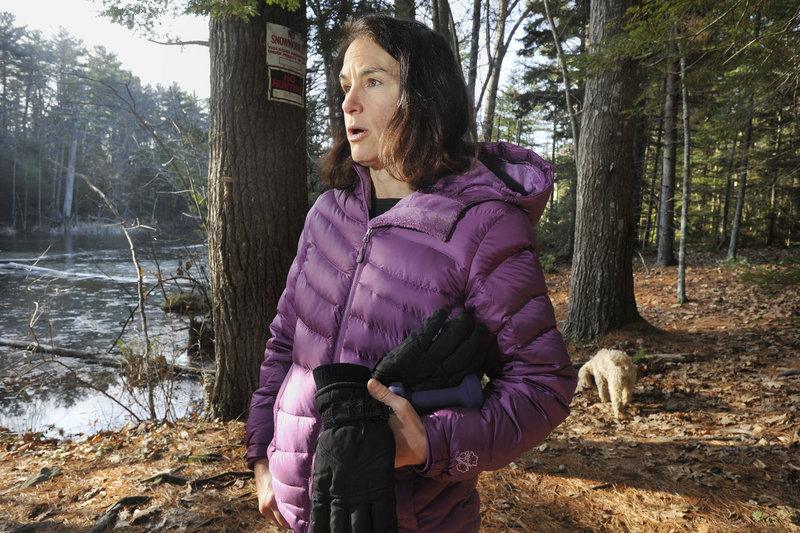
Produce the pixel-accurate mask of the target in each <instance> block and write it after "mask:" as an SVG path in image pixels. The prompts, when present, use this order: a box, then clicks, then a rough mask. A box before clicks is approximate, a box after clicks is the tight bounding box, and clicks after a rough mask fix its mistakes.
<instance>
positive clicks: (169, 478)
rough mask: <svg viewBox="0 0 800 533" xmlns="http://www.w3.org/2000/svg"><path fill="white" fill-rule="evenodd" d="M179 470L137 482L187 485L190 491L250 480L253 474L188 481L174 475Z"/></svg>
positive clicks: (214, 476)
mask: <svg viewBox="0 0 800 533" xmlns="http://www.w3.org/2000/svg"><path fill="white" fill-rule="evenodd" d="M182 468H183V467H181V468H177V469H172V470H169V471H167V472H159V473H158V474H156V475H154V476H150V477H149V478H146V479H141V480H139V481H140V482H141V483H147V484H149V485H158V484H161V483H169V484H171V485H187V484H188V485H189V486H190V487H191V488H192V490H195V489H200V488H203V487H204V486H205V485H210V484H212V483H219V482H227V483H228V484H230V483H232V482H233V481H234V480H236V479H250V478H252V477H253V472H251V471H246V472H234V471H230V472H223V473H221V474H216V475H213V476H211V477H204V478H200V479H195V480H190V479H187V478H185V477H182V476H177V475H175V472H177V471H179V470H181V469H182Z"/></svg>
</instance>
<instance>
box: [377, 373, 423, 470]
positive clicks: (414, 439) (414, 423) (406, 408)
mask: <svg viewBox="0 0 800 533" xmlns="http://www.w3.org/2000/svg"><path fill="white" fill-rule="evenodd" d="M367 390H368V391H369V393H370V394H371V395H372V397H373V398H375V399H376V400H378V401H379V402H383V403H384V404H386V405H387V406H389V408H390V409H391V410H392V414H391V415H390V416H389V427H390V428H391V429H392V433H394V440H395V445H396V450H397V451H396V453H395V458H394V467H395V468H399V467H401V466H406V465H414V466H416V465H422V464H425V463H426V462H427V461H428V436H427V435H426V434H425V427H424V426H423V425H422V420H421V419H420V417H419V415H418V414H417V412H416V411H415V410H414V407H413V406H412V405H411V403H409V401H408V400H406V399H405V398H403V397H402V396H398V395H397V394H395V393H393V392H392V391H390V390H389V388H388V387H386V386H384V385H383V384H382V383H381V382H380V381H378V380H377V379H371V380H369V381H368V382H367Z"/></svg>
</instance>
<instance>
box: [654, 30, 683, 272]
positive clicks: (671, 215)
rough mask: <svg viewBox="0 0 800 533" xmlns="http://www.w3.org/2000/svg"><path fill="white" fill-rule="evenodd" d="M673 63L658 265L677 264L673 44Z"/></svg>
mask: <svg viewBox="0 0 800 533" xmlns="http://www.w3.org/2000/svg"><path fill="white" fill-rule="evenodd" d="M669 48H670V52H669V55H670V62H669V66H668V67H667V79H666V83H665V84H664V93H665V97H664V154H663V164H662V166H661V204H660V206H659V209H658V247H657V248H658V255H657V258H656V264H655V266H657V267H659V266H661V267H663V266H668V265H674V264H675V245H674V242H675V225H674V223H675V157H676V153H677V152H676V147H677V144H678V141H677V135H676V133H677V129H676V122H677V109H678V106H677V105H676V103H677V85H678V84H677V83H676V82H677V78H678V63H677V61H674V58H675V56H676V55H677V46H676V45H675V44H674V42H673V43H672V44H670V47H669Z"/></svg>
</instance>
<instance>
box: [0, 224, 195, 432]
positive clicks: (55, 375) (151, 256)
mask: <svg viewBox="0 0 800 533" xmlns="http://www.w3.org/2000/svg"><path fill="white" fill-rule="evenodd" d="M134 243H135V249H136V253H137V257H138V260H139V263H140V266H141V268H142V276H143V281H144V284H145V287H146V290H147V295H148V296H147V300H146V305H145V306H144V309H145V317H146V331H147V334H148V335H147V337H148V338H149V339H150V340H151V342H152V346H153V347H154V348H153V349H154V353H157V354H158V355H160V356H163V359H161V361H162V362H164V363H165V364H166V365H170V364H177V365H192V366H203V364H198V363H197V362H193V361H190V360H189V358H188V357H187V355H186V346H187V342H188V323H189V317H188V316H186V315H178V314H174V313H164V312H163V311H161V309H160V308H159V304H161V302H162V301H163V300H164V295H165V294H173V293H177V292H189V291H192V290H193V287H195V286H196V284H195V283H193V280H194V281H197V282H199V283H201V284H206V285H205V286H207V257H208V253H207V249H206V247H205V245H204V244H202V243H201V244H197V243H194V244H187V243H188V241H186V240H184V239H170V238H158V239H156V238H154V237H153V236H152V235H150V234H139V235H136V236H135V238H134ZM137 272H138V271H137V268H136V266H135V265H134V263H133V261H132V258H131V250H130V245H129V243H128V241H127V239H126V238H125V235H124V234H123V233H121V232H119V233H104V234H99V235H98V234H93V235H71V234H58V235H33V236H32V235H16V236H12V235H0V316H2V319H0V339H3V340H11V341H27V342H30V341H31V340H33V339H35V340H37V341H38V342H39V343H40V344H43V345H50V346H53V347H55V348H56V349H67V350H75V351H79V352H88V353H91V354H96V356H97V357H98V358H99V359H100V360H101V361H104V362H106V363H109V362H111V361H116V362H122V361H124V357H123V355H122V354H123V353H128V354H138V353H141V352H142V351H143V347H144V346H145V344H146V343H145V341H144V339H145V336H144V334H143V332H144V331H145V328H143V327H142V321H141V319H140V315H139V311H138V296H137ZM159 281H160V282H159ZM5 344H8V343H5ZM130 360H135V358H131V359H130ZM209 365H210V363H205V366H206V367H208V366H209ZM153 393H154V395H153V398H154V402H153V405H154V406H155V407H156V409H155V411H156V413H157V415H158V416H159V417H168V418H171V417H181V416H186V415H187V414H189V413H191V412H192V411H193V410H195V409H198V408H199V407H200V406H201V405H202V399H203V392H202V385H201V383H200V380H199V379H197V378H185V377H172V378H170V379H166V380H161V381H159V382H158V384H157V386H156V387H155V390H154V391H153ZM149 398H150V397H149V395H148V394H147V390H146V389H145V388H142V387H137V386H136V383H134V381H133V378H130V377H128V376H127V374H125V373H124V372H123V371H122V370H121V367H119V366H114V365H110V366H109V365H108V364H106V365H99V364H93V363H91V362H90V361H87V360H85V359H82V358H75V357H66V356H64V355H63V354H62V355H58V356H55V355H53V353H52V352H49V353H33V352H27V351H25V350H23V349H20V348H11V347H8V346H7V345H5V346H0V427H5V428H8V429H10V430H11V431H16V432H30V431H43V432H45V433H46V434H53V433H58V434H61V435H76V434H80V433H91V432H95V431H98V430H103V429H113V428H116V427H119V426H121V425H123V424H124V423H125V422H126V421H127V420H131V419H133V420H136V419H137V417H138V418H146V417H147V416H148V413H150V401H149Z"/></svg>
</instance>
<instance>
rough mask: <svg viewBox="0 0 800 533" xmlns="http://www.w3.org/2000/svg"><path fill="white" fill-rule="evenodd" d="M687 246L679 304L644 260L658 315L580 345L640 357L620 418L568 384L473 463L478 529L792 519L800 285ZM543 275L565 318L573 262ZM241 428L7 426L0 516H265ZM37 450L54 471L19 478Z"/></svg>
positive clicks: (667, 527)
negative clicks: (13, 430) (506, 450)
mask: <svg viewBox="0 0 800 533" xmlns="http://www.w3.org/2000/svg"><path fill="white" fill-rule="evenodd" d="M693 259H694V262H693V264H701V265H704V266H695V267H691V268H690V269H689V272H688V284H687V286H688V288H687V292H688V295H689V297H690V298H691V299H692V301H691V302H689V303H688V304H684V305H682V306H678V305H676V304H675V303H674V301H675V286H676V269H675V268H664V269H657V270H653V269H650V270H646V269H644V268H641V269H640V270H639V271H638V272H637V273H636V298H637V303H638V305H639V309H640V313H641V314H642V316H643V317H644V318H645V319H646V320H647V321H648V322H649V323H650V324H651V325H653V326H656V328H658V329H655V328H651V327H646V326H644V325H637V326H633V327H631V328H628V329H626V330H624V331H620V332H615V333H614V334H612V335H609V336H607V337H605V338H603V339H600V340H598V341H597V342H593V343H586V344H579V345H574V346H570V353H571V355H572V356H573V360H574V361H575V362H576V363H581V362H583V361H585V360H586V359H588V358H589V357H590V356H591V355H592V354H594V353H595V352H596V351H597V349H599V348H601V347H604V348H619V349H622V350H625V351H626V352H627V353H628V354H629V355H631V356H637V355H638V356H639V357H643V358H642V359H640V362H639V367H640V374H641V377H640V378H639V380H638V381H637V384H636V388H635V391H634V397H633V405H632V406H631V409H630V410H629V412H628V413H627V415H626V416H625V417H624V418H622V419H621V420H616V419H615V418H614V416H613V414H612V413H611V410H610V406H608V405H606V404H598V403H596V402H597V395H596V393H595V392H594V391H584V392H581V393H579V394H578V395H576V397H575V400H574V401H573V405H572V415H571V416H570V418H569V419H568V420H567V421H566V422H565V423H564V424H562V426H560V427H559V428H557V429H556V430H555V432H554V433H553V434H552V436H551V437H550V438H549V439H548V440H547V441H546V442H545V443H544V444H542V445H541V446H540V447H539V448H538V449H535V450H532V451H530V452H529V453H527V454H525V455H523V456H522V457H520V458H518V460H516V461H515V462H514V463H513V464H512V465H510V466H509V467H507V468H504V469H501V470H499V471H496V472H487V473H484V474H482V475H481V478H480V482H479V490H480V491H481V494H482V500H483V502H484V503H483V509H482V510H483V527H482V531H486V532H499V531H520V532H528V531H540V532H569V531H580V532H584V531H585V532H594V531H603V532H619V531H631V532H665V533H666V532H679V531H687V532H688V531H693V532H694V531H699V532H721V533H722V532H733V531H770V532H772V531H775V532H780V531H789V532H800V286H798V284H796V283H795V284H792V285H788V286H784V287H782V288H780V290H777V291H774V292H772V291H770V290H766V289H763V288H758V287H757V286H755V285H754V284H753V282H746V281H742V280H741V279H740V278H741V277H742V275H743V274H745V273H746V272H752V271H753V269H745V268H741V267H740V268H738V269H736V270H726V269H722V268H719V267H717V266H716V260H715V259H714V258H713V257H708V258H705V260H704V258H703V257H702V256H698V257H694V258H693ZM759 259H761V258H759V257H756V258H753V259H751V264H755V263H756V262H758V261H759ZM770 259H772V257H770ZM794 265H795V266H794V267H791V266H789V267H781V266H775V265H772V266H769V267H766V266H764V267H759V268H758V270H756V272H767V271H776V272H778V273H779V274H780V273H782V272H783V270H782V269H784V270H785V269H791V268H798V267H797V263H795V264H794ZM776 279H780V278H779V277H778V278H776ZM548 283H549V285H550V289H551V295H552V297H553V301H554V304H555V306H556V310H557V313H558V315H559V318H560V320H561V321H563V318H564V315H565V313H566V299H567V291H568V286H569V280H568V272H566V271H561V272H558V273H555V274H550V275H548ZM773 288H774V287H773ZM659 354H670V355H672V356H673V357H665V356H660V355H659ZM243 439H244V425H243V424H242V423H240V422H232V423H227V424H221V423H217V424H209V423H204V422H200V421H182V422H179V423H178V424H176V425H171V424H168V425H163V424H162V425H155V426H150V427H145V426H142V427H138V428H134V427H130V428H124V429H122V430H120V431H118V432H113V433H112V432H109V433H101V434H98V435H93V436H90V437H85V438H83V439H81V440H78V441H75V442H64V441H48V440H44V439H42V438H41V437H40V436H38V435H27V436H18V435H11V434H8V433H5V434H3V435H2V436H0V479H2V480H3V481H2V482H0V531H14V530H15V528H18V527H20V526H22V525H25V524H32V525H33V524H41V525H42V526H43V527H40V528H38V529H27V530H26V531H48V532H51V531H52V532H78V531H80V532H85V531H87V530H88V529H89V528H91V527H92V526H93V525H95V524H97V523H98V522H99V521H101V519H104V518H103V517H105V519H106V520H108V521H109V522H111V523H116V529H115V531H130V532H134V531H136V532H139V531H215V532H217V531H223V532H224V531H230V532H239V531H249V532H256V531H273V529H271V528H269V527H267V526H265V525H264V523H263V521H262V520H261V519H260V517H259V515H258V514H257V512H256V511H255V499H254V497H253V493H252V490H253V486H252V480H251V479H249V478H248V477H247V474H246V473H244V471H245V468H244V463H243V456H244V442H243ZM44 467H47V468H50V469H51V470H50V473H51V474H52V473H54V472H55V469H58V471H59V472H60V475H57V476H56V477H53V478H52V479H49V480H46V481H41V482H39V483H37V484H34V485H32V486H30V487H27V488H24V489H21V488H20V486H21V484H22V483H23V482H25V481H26V480H28V479H29V478H30V477H31V476H33V475H35V474H38V473H40V470H41V469H42V468H44ZM158 473H162V475H161V476H159V477H157V478H156V479H155V480H151V481H149V482H145V481H144V480H147V479H148V478H152V477H153V476H154V475H155V474H158ZM218 474H219V475H220V476H219V477H217V478H214V477H213V476H215V475H218ZM153 481H156V483H153ZM173 483H174V484H173ZM125 497H140V498H137V499H127V500H125V499H124V498H125ZM141 497H146V498H141ZM115 503H116V504H117V505H116V506H115V505H114V504H115ZM114 514H115V516H113V517H112V516H111V515H114ZM112 518H113V520H111V519H112Z"/></svg>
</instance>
